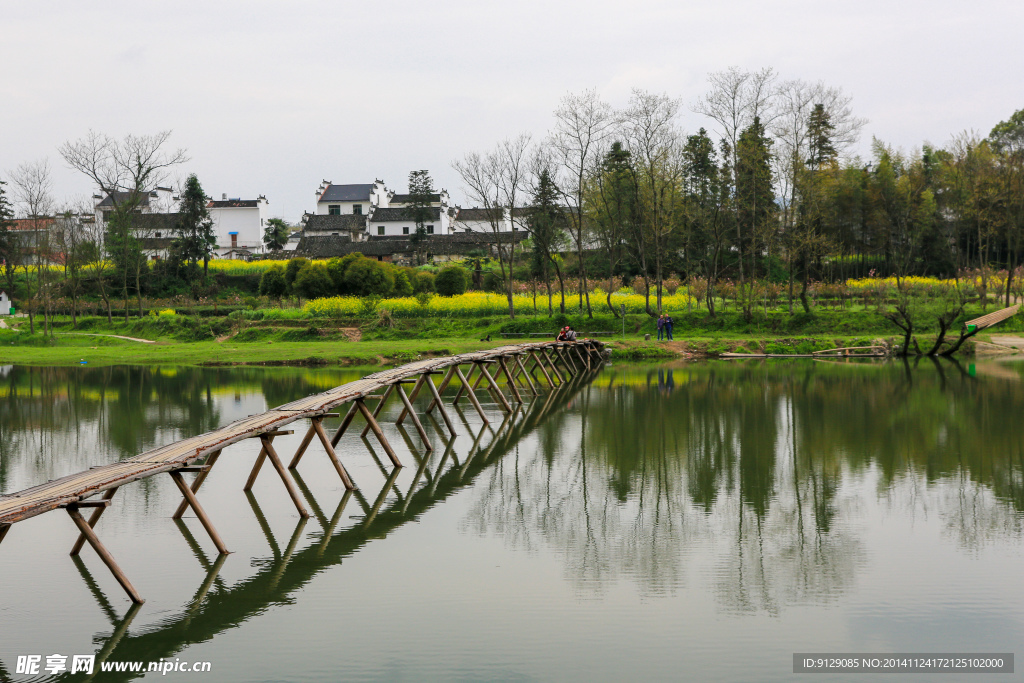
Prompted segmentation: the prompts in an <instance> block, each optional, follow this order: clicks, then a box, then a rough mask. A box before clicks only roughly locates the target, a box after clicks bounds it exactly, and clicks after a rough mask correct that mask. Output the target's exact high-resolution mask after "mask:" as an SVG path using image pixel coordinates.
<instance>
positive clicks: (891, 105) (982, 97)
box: [0, 0, 1024, 221]
mask: <svg viewBox="0 0 1024 683" xmlns="http://www.w3.org/2000/svg"><path fill="white" fill-rule="evenodd" d="M1022 27H1024V3H1022V2H1020V0H1002V1H995V0H971V1H969V2H963V1H962V0H958V1H953V0H928V1H924V0H858V2H830V1H829V0H813V1H812V0H770V1H766V0H689V1H687V0H683V1H680V0H672V1H670V2H661V1H653V0H651V1H645V0H641V1H634V2H628V3H627V2H607V1H604V0H589V1H587V2H567V1H565V0H561V1H559V0H546V1H538V0H516V1H515V2H511V1H509V2H503V3H495V2H486V1H481V0H475V1H472V2H470V1H468V0H442V1H441V2H434V3H431V2H423V1H419V2H408V1H406V0H385V1H383V2H296V1H292V2H280V1H278V2H261V1H253V0H248V1H247V2H227V1H221V0H206V1H204V2H194V1H192V0H178V2H174V3H139V2H109V1H106V0H93V1H92V2H88V3H83V2H70V1H59V2H43V1H38V0H37V1H33V2H29V1H25V0H22V1H20V2H12V1H10V0H0V64H2V65H3V66H2V70H3V73H2V76H0V124H2V127H0V130H2V133H0V135H2V140H3V143H2V145H0V178H6V176H7V171H8V170H10V169H11V168H13V167H14V166H16V165H17V164H19V163H21V162H23V161H29V160H35V159H39V158H42V157H49V159H50V162H51V165H52V166H53V168H54V180H55V194H56V195H57V197H58V199H64V198H73V197H75V196H78V197H86V196H88V195H89V194H91V192H92V190H93V188H91V187H90V186H89V184H88V183H87V182H86V181H85V179H84V178H83V177H80V176H76V175H75V174H74V173H73V172H71V171H70V170H67V169H66V168H65V167H64V164H63V161H62V160H61V159H60V157H59V155H58V153H57V146H58V145H60V144H61V143H62V142H64V141H66V140H69V139H76V138H78V137H80V136H82V135H84V134H85V133H86V132H87V131H88V130H89V129H90V128H92V129H95V130H97V131H100V132H103V133H108V134H110V135H114V136H121V135H124V134H125V133H137V134H141V133H153V132H156V131H159V130H164V129H173V131H174V133H173V136H172V138H171V141H172V142H173V143H174V144H175V145H177V146H183V147H186V148H187V149H188V151H189V154H190V156H191V161H189V162H188V163H187V164H185V165H184V166H183V167H182V168H181V169H180V171H179V172H178V173H177V175H178V176H179V177H180V178H184V176H185V175H187V174H188V173H196V174H197V175H198V176H199V179H200V181H201V182H202V184H203V188H204V189H205V190H206V192H207V194H209V195H211V196H214V197H217V198H219V197H220V195H221V194H222V193H227V194H228V195H229V196H231V197H242V198H254V197H255V196H256V195H258V194H265V195H266V196H267V198H268V199H269V200H270V208H271V212H272V213H273V214H274V215H277V216H282V217H284V218H286V219H288V220H289V221H296V220H297V219H298V218H299V216H300V215H301V214H302V212H303V211H305V210H312V209H313V208H314V206H315V196H314V193H315V191H316V189H317V187H318V185H319V184H320V181H321V180H322V179H327V180H331V181H333V182H335V183H364V182H372V181H373V179H374V178H382V179H384V180H385V182H386V183H387V185H388V187H390V188H391V189H393V190H397V191H399V192H404V191H405V190H406V179H407V177H408V173H409V171H410V170H415V169H421V168H425V169H428V170H429V171H430V172H431V174H432V175H433V177H434V180H435V183H436V185H437V186H439V187H445V188H447V189H448V190H449V191H450V192H451V193H452V195H453V197H454V199H455V200H456V202H459V203H462V204H463V205H464V206H465V205H466V202H465V201H464V194H463V191H462V188H461V185H460V183H459V181H458V179H457V177H456V176H455V174H454V172H453V171H452V170H451V162H452V160H453V159H456V158H460V157H462V156H463V155H464V154H465V153H466V152H469V151H473V150H485V149H487V148H490V147H491V146H492V145H494V144H495V143H496V142H497V141H498V140H500V139H501V138H504V137H507V136H511V135H515V134H518V133H520V132H524V131H525V132H530V133H532V134H534V135H535V136H536V137H538V138H540V137H543V136H544V134H545V133H546V131H547V130H548V129H549V127H550V126H551V112H552V110H553V109H554V108H555V107H556V106H557V104H558V101H559V99H560V98H561V97H562V96H563V95H564V94H565V93H567V92H570V91H574V92H576V91H580V90H584V89H587V88H597V89H598V91H599V92H600V93H601V94H602V95H603V96H604V97H605V99H607V100H608V101H609V102H610V103H611V104H613V105H615V106H622V105H623V104H625V102H626V100H627V98H628V97H629V93H630V91H631V89H632V88H643V89H646V90H650V91H653V92H658V93H667V94H669V95H671V96H673V97H679V98H682V100H683V101H684V102H685V103H686V104H687V105H691V104H692V103H693V102H695V101H696V100H697V98H698V97H700V96H701V94H702V93H703V92H704V91H705V89H706V78H707V74H708V72H710V71H719V70H723V69H725V68H727V67H729V66H732V65H736V66H739V67H741V68H744V69H751V70H754V69H759V68H761V67H764V66H771V67H773V68H774V69H775V70H776V71H777V72H778V74H779V75H780V76H781V77H782V78H800V79H804V80H807V81H817V80H822V81H824V82H826V83H827V84H829V85H834V86H839V87H842V88H843V90H844V91H845V92H846V93H847V94H849V95H852V96H853V108H854V112H855V113H856V114H857V115H859V116H863V117H866V118H867V119H868V120H869V123H868V125H867V126H866V128H865V132H864V138H865V139H864V140H863V141H862V145H861V147H862V149H864V150H866V149H867V142H869V141H870V139H871V136H876V137H878V138H880V139H882V140H884V141H886V142H889V143H892V144H895V145H897V146H900V147H903V148H905V149H910V148H913V147H915V146H919V145H920V144H921V143H922V142H923V141H931V142H933V143H936V144H942V143H944V142H946V141H948V140H949V138H950V136H951V135H952V134H954V133H957V132H959V131H962V130H965V129H976V130H978V131H980V132H981V133H983V134H987V133H988V131H989V130H990V129H991V127H992V126H993V125H994V124H995V123H997V122H998V121H1000V120H1004V119H1006V118H1007V117H1009V116H1010V115H1011V114H1012V113H1013V112H1014V111H1015V110H1017V109H1021V108H1024V75H1022V74H1024V46H1022V41H1021V35H1022V31H1024V29H1022ZM688 108H689V107H687V109H688ZM681 124H682V126H683V127H684V128H685V129H687V130H688V131H695V130H696V129H697V128H698V127H700V126H702V125H703V126H706V127H709V128H711V127H712V124H711V122H709V121H707V120H704V119H703V118H702V117H700V116H697V115H695V114H692V113H689V111H687V112H686V113H685V114H684V116H683V117H682V120H681Z"/></svg>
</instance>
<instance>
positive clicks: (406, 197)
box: [389, 194, 441, 204]
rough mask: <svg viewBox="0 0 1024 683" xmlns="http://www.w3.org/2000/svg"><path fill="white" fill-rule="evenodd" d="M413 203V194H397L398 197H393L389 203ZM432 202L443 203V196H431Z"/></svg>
mask: <svg viewBox="0 0 1024 683" xmlns="http://www.w3.org/2000/svg"><path fill="white" fill-rule="evenodd" d="M411 201H412V195H411V194H396V195H392V197H391V200H390V202H389V203H390V204H408V203H409V202H411ZM430 201H431V202H440V201H441V195H439V194H432V195H430Z"/></svg>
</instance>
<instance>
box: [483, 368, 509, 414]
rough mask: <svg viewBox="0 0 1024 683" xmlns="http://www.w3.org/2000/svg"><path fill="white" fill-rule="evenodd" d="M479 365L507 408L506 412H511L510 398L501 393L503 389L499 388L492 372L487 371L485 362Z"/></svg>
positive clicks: (502, 405) (502, 404)
mask: <svg viewBox="0 0 1024 683" xmlns="http://www.w3.org/2000/svg"><path fill="white" fill-rule="evenodd" d="M478 365H479V366H480V372H481V373H483V376H484V377H486V378H487V383H488V384H490V385H491V388H492V389H494V391H495V393H497V395H498V398H499V399H500V400H501V407H502V408H504V409H505V412H506V413H511V412H512V406H510V405H509V403H508V399H506V398H505V394H503V393H501V389H499V388H498V383H497V382H495V381H494V378H493V377H491V373H489V372H487V366H486V365H484V364H483V363H478Z"/></svg>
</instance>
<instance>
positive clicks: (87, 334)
mask: <svg viewBox="0 0 1024 683" xmlns="http://www.w3.org/2000/svg"><path fill="white" fill-rule="evenodd" d="M58 334H74V335H78V336H79V337H112V338H114V339H124V340H126V341H133V342H139V343H140V344H156V342H155V341H153V340H152V339H139V338H138V337H125V336H123V335H120V334H95V333H92V332H59V333H58Z"/></svg>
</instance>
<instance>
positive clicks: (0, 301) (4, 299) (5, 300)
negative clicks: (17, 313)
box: [0, 290, 11, 315]
mask: <svg viewBox="0 0 1024 683" xmlns="http://www.w3.org/2000/svg"><path fill="white" fill-rule="evenodd" d="M10 314H11V298H10V297H9V296H7V292H5V291H3V290H0V315H10Z"/></svg>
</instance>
